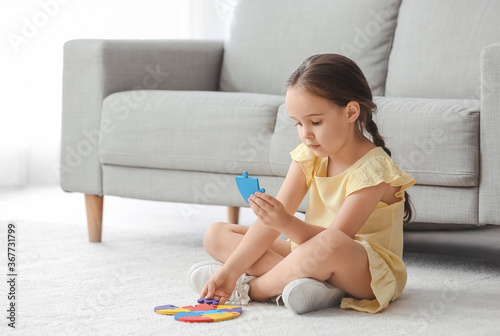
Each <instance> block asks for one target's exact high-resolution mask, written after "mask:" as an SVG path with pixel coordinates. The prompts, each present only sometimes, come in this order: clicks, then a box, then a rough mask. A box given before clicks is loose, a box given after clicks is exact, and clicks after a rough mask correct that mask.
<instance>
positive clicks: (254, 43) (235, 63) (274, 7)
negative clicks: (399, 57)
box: [220, 0, 400, 95]
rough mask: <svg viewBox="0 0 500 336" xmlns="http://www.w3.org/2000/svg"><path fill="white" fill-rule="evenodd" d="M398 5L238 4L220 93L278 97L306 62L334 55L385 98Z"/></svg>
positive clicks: (389, 1) (349, 0) (383, 0)
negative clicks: (347, 59) (358, 70)
mask: <svg viewBox="0 0 500 336" xmlns="http://www.w3.org/2000/svg"><path fill="white" fill-rule="evenodd" d="M399 5H400V0H378V1H373V0H335V1H334V0H315V1H308V0H273V1H269V0H240V1H239V3H238V5H237V7H236V9H235V12H234V16H233V21H232V23H231V30H230V37H229V38H228V39H227V40H226V41H225V45H224V59H223V64H222V73H221V80H220V90H221V91H236V92H257V93H268V94H280V93H281V92H282V90H283V87H284V85H285V82H286V80H287V79H288V77H289V76H290V74H291V73H292V71H293V70H294V69H295V68H296V67H297V66H298V65H299V64H300V63H301V62H302V61H303V60H304V59H306V58H307V57H308V56H311V55H314V54H319V53H338V54H342V55H345V56H348V57H350V58H351V59H353V60H354V61H355V62H356V63H357V64H358V65H359V66H360V68H361V69H362V70H363V71H364V73H365V76H366V77H367V79H368V82H369V83H370V85H371V86H372V88H373V91H374V94H376V95H383V94H384V87H385V77H386V73H387V62H388V57H389V53H390V49H391V45H392V39H393V35H394V30H395V27H396V19H397V13H398V10H399Z"/></svg>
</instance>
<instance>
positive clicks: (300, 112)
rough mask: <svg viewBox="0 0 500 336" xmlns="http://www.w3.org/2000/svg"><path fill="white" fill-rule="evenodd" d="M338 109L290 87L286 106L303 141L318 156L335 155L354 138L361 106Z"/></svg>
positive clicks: (350, 105) (319, 98) (350, 104)
mask: <svg viewBox="0 0 500 336" xmlns="http://www.w3.org/2000/svg"><path fill="white" fill-rule="evenodd" d="M352 103H353V102H350V103H349V104H348V105H347V106H345V107H339V106H337V105H335V104H333V103H332V102H330V101H329V100H326V99H324V98H321V97H319V96H316V95H314V94H312V93H309V92H308V91H307V90H303V89H299V88H293V87H291V88H289V89H288V90H287V94H286V106H287V109H288V112H289V114H290V118H292V119H293V120H294V121H295V122H296V123H297V125H296V126H297V130H298V132H299V136H300V139H301V140H302V142H303V143H304V144H305V145H306V146H307V147H309V149H311V150H312V151H313V152H314V154H315V155H316V156H318V157H325V156H335V154H337V153H339V151H340V150H341V149H342V148H344V147H345V146H346V144H347V143H348V141H349V140H351V139H352V137H353V136H354V127H355V126H356V124H355V121H356V119H357V117H358V116H359V107H358V109H357V111H356V109H353V104H352Z"/></svg>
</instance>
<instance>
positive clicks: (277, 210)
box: [249, 192, 291, 231]
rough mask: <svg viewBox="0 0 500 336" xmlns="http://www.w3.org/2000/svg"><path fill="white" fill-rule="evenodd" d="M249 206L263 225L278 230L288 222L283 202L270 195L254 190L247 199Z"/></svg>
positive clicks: (288, 215)
mask: <svg viewBox="0 0 500 336" xmlns="http://www.w3.org/2000/svg"><path fill="white" fill-rule="evenodd" d="M249 202H250V207H251V208H252V210H253V212H254V213H255V215H256V216H257V218H258V219H259V220H260V221H261V222H263V223H264V224H265V225H267V226H269V227H271V228H273V229H275V230H278V231H279V230H280V228H281V227H283V226H284V225H286V224H287V223H289V222H290V216H291V215H290V214H289V213H288V211H286V209H285V207H284V206H283V204H282V203H281V202H280V201H278V200H277V199H276V198H274V197H273V196H271V195H268V194H264V193H261V192H256V193H255V194H253V195H252V196H250V199H249Z"/></svg>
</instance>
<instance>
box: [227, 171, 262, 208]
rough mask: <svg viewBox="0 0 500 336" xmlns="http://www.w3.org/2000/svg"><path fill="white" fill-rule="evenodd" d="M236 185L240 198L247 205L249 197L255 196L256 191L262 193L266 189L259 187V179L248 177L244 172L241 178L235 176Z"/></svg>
mask: <svg viewBox="0 0 500 336" xmlns="http://www.w3.org/2000/svg"><path fill="white" fill-rule="evenodd" d="M235 179H236V185H237V186H238V189H239V190H240V194H241V196H243V198H244V199H245V201H246V202H247V203H249V202H248V199H249V198H250V196H251V195H253V194H255V193H256V192H257V191H260V192H262V193H265V192H266V189H264V188H260V187H259V179H258V178H257V177H248V172H246V171H244V172H243V173H242V174H241V176H236V177H235Z"/></svg>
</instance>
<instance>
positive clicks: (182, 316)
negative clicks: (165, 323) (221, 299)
mask: <svg viewBox="0 0 500 336" xmlns="http://www.w3.org/2000/svg"><path fill="white" fill-rule="evenodd" d="M240 314H241V313H238V312H229V311H223V310H219V309H214V310H207V311H193V312H189V313H178V314H176V315H175V316H174V318H175V319H176V320H177V321H181V322H219V321H227V320H232V319H234V318H237V317H238V316H240Z"/></svg>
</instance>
